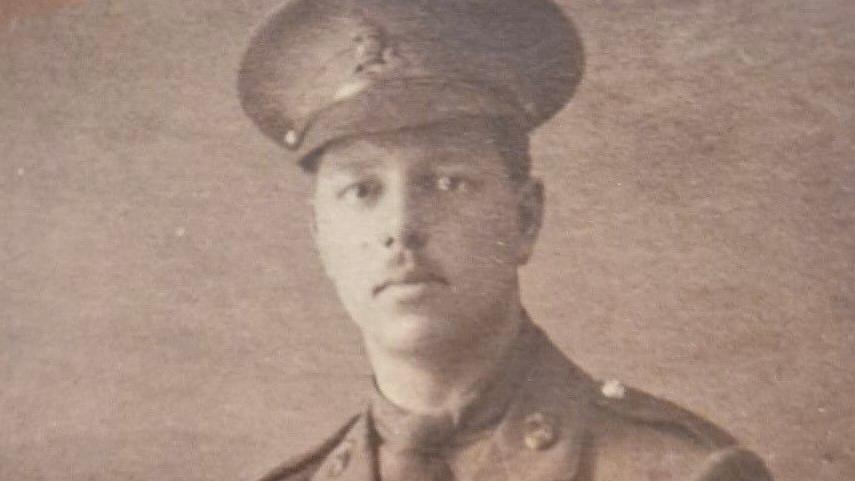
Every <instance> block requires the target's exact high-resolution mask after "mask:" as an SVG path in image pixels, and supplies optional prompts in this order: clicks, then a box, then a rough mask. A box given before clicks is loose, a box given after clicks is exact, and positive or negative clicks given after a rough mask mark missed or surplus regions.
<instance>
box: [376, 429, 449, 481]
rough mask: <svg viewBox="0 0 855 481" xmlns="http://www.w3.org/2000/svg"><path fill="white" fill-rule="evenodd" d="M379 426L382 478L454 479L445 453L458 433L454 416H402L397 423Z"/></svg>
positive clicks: (402, 480)
mask: <svg viewBox="0 0 855 481" xmlns="http://www.w3.org/2000/svg"><path fill="white" fill-rule="evenodd" d="M375 427H376V428H377V432H378V434H379V435H380V438H381V442H382V445H381V448H380V450H379V459H378V461H379V468H380V479H381V481H454V474H453V473H452V472H451V469H450V468H449V466H448V463H447V461H446V459H445V456H444V451H445V449H447V448H448V447H449V443H450V441H451V438H452V436H453V433H454V424H453V422H452V420H451V417H450V416H420V415H408V416H398V417H397V420H396V423H395V425H394V426H390V425H386V424H384V423H383V422H382V421H380V422H377V421H375Z"/></svg>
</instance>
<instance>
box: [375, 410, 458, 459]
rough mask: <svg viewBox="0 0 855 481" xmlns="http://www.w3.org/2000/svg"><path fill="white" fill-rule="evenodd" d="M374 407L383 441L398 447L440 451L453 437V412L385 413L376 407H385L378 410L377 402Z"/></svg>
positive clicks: (429, 451) (420, 451)
mask: <svg viewBox="0 0 855 481" xmlns="http://www.w3.org/2000/svg"><path fill="white" fill-rule="evenodd" d="M386 407H391V406H386ZM374 409H375V413H374V414H375V416H374V418H375V419H374V424H375V427H376V429H377V433H378V434H379V436H380V438H381V439H382V440H383V442H384V444H386V445H388V446H389V447H390V448H392V449H394V450H396V451H415V452H419V453H424V454H430V453H438V452H440V451H441V450H442V449H443V447H445V446H448V444H449V442H450V440H451V439H452V438H453V437H454V431H455V426H454V421H453V419H452V417H451V415H419V414H412V413H406V412H404V411H398V412H396V413H382V412H377V411H382V410H383V408H382V407H381V408H380V409H379V410H378V406H376V405H375V406H374ZM390 414H391V416H390Z"/></svg>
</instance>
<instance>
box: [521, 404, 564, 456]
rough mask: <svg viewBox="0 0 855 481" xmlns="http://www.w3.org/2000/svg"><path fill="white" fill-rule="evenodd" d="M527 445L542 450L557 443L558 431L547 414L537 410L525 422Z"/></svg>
mask: <svg viewBox="0 0 855 481" xmlns="http://www.w3.org/2000/svg"><path fill="white" fill-rule="evenodd" d="M523 427H524V429H525V437H524V441H525V446H526V447H527V448H528V449H531V450H532V451H542V450H544V449H547V448H548V447H550V446H552V445H553V444H555V441H556V440H557V439H558V433H557V432H556V429H555V424H554V422H553V421H552V419H550V418H549V417H547V416H546V415H545V414H543V413H540V412H537V413H533V414H531V415H529V416H528V417H527V418H525V421H524V422H523Z"/></svg>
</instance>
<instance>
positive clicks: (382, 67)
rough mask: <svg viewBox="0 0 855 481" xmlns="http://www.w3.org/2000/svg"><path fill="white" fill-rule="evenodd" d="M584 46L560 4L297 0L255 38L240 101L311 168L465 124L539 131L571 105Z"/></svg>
mask: <svg viewBox="0 0 855 481" xmlns="http://www.w3.org/2000/svg"><path fill="white" fill-rule="evenodd" d="M582 66H583V53H582V47H581V42H580V40H579V38H578V36H577V34H576V31H575V29H574V28H573V26H572V24H571V23H570V21H569V20H568V19H567V18H566V17H565V16H564V15H563V14H562V12H561V10H560V9H559V8H558V7H557V6H556V5H555V4H553V3H552V2H551V1H550V0H292V1H289V2H287V3H286V4H284V5H283V6H282V7H280V8H279V9H277V10H275V11H274V12H273V13H272V14H271V15H270V16H269V17H268V18H267V19H266V20H265V22H264V23H263V24H262V25H261V27H260V28H259V29H258V30H257V32H256V33H255V35H254V36H253V37H252V40H251V42H250V45H249V48H248V49H247V52H246V54H245V56H244V59H243V63H242V65H241V69H240V74H239V79H238V90H239V93H240V99H241V103H242V105H243V108H244V110H245V111H246V113H247V114H248V115H249V117H250V118H251V119H252V120H253V121H254V122H255V124H256V125H257V126H258V127H259V128H260V129H261V131H262V132H263V133H264V134H265V135H266V136H268V137H270V138H271V139H273V140H274V141H276V142H277V143H279V144H280V145H283V146H286V147H288V148H290V149H292V150H294V151H295V152H297V154H298V155H299V156H300V157H303V156H305V155H307V154H309V153H311V152H312V151H314V150H315V149H317V148H319V147H322V146H323V145H324V144H326V143H327V142H329V141H331V140H334V139H337V138H343V137H348V136H353V135H359V134H370V133H377V132H386V131H394V130H398V129H403V128H409V127H418V126H422V125H428V124H431V123H436V122H441V121H445V120H450V119H455V118H465V117H473V116H475V117H479V116H480V117H490V118H499V119H503V120H507V121H510V122H514V124H515V125H517V126H519V127H520V128H521V129H523V131H525V132H528V131H530V130H531V129H534V128H535V127H537V126H538V125H540V124H541V123H542V122H544V121H545V120H546V119H548V118H549V117H551V116H552V115H553V114H555V113H556V112H557V111H558V110H560V109H561V108H562V107H563V106H564V105H565V104H566V103H567V102H568V100H569V99H570V97H571V96H572V94H573V91H574V89H575V87H576V85H577V84H578V82H579V80H580V78H581V75H582Z"/></svg>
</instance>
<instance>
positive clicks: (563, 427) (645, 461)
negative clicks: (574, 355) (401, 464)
mask: <svg viewBox="0 0 855 481" xmlns="http://www.w3.org/2000/svg"><path fill="white" fill-rule="evenodd" d="M528 326H529V327H528V330H529V331H530V332H531V336H530V337H531V338H532V340H531V342H530V345H531V348H530V349H529V350H528V351H527V352H526V353H525V354H526V359H525V363H526V365H528V366H530V368H528V370H527V371H526V372H525V374H524V376H522V377H521V381H520V383H519V384H518V385H517V386H515V388H514V390H515V393H514V395H513V397H512V399H511V401H509V403H508V406H507V408H506V409H505V410H504V413H503V415H502V416H501V419H500V420H499V421H498V422H497V423H496V425H495V426H493V427H491V428H490V431H489V433H487V434H486V436H485V437H484V438H483V440H482V441H480V443H481V444H482V446H481V447H480V448H479V453H478V455H477V456H470V458H469V459H470V461H468V462H466V463H465V466H464V467H465V469H463V470H462V471H464V472H460V470H458V472H457V474H458V478H459V481H770V480H771V479H772V478H771V475H770V474H769V472H768V470H767V469H766V467H765V465H764V463H763V461H762V460H760V459H759V458H758V457H757V456H756V455H755V454H753V453H752V452H750V451H748V450H746V449H745V448H742V447H740V446H739V445H738V444H737V442H736V440H735V439H734V438H733V437H732V436H730V435H729V434H728V433H726V432H724V431H722V430H721V429H719V428H718V427H716V426H714V425H712V424H711V423H709V422H708V421H706V420H704V419H702V418H701V417H699V416H697V415H695V414H692V413H691V412H689V411H687V410H685V409H683V408H680V407H678V406H676V405H674V404H672V403H670V402H668V401H665V400H662V399H658V398H655V397H653V396H651V395H649V394H646V393H643V392H641V391H639V390H635V389H632V388H629V387H625V386H623V385H621V384H619V383H616V382H613V381H612V382H606V383H599V382H596V381H594V380H593V379H591V377H590V376H588V375H587V374H586V373H584V372H583V371H581V370H580V369H579V368H578V367H576V366H575V365H574V364H573V363H572V362H571V361H570V360H569V359H567V357H565V356H564V355H563V354H562V353H561V352H560V351H559V350H558V349H557V348H556V347H555V346H554V345H553V344H552V343H551V342H550V341H549V340H548V339H547V338H546V336H545V334H544V333H543V332H542V331H541V330H540V329H538V328H537V327H535V326H533V325H531V324H529V325H528ZM372 425H373V422H372V415H371V410H370V409H368V410H366V411H365V412H364V413H361V414H359V415H357V416H355V417H353V418H352V419H351V420H350V421H348V422H347V423H346V424H345V425H344V427H342V428H341V429H340V430H339V431H338V432H336V433H335V434H334V435H333V436H331V437H330V438H329V439H328V440H327V441H325V442H324V443H323V444H322V445H320V446H318V447H317V448H316V449H314V450H311V451H310V452H309V453H307V454H305V455H303V456H300V457H298V458H295V459H293V460H291V461H288V462H286V463H284V464H283V465H281V466H280V467H278V468H276V469H275V470H273V471H272V472H270V473H269V474H268V475H267V476H265V477H263V478H262V479H261V480H260V481H286V480H287V481H381V480H379V479H378V478H379V476H378V474H377V473H378V467H377V466H378V463H377V452H378V451H377V444H378V440H377V436H376V433H375V430H374V429H373V426H372ZM382 481H385V480H382ZM396 481H397V480H396Z"/></svg>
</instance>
